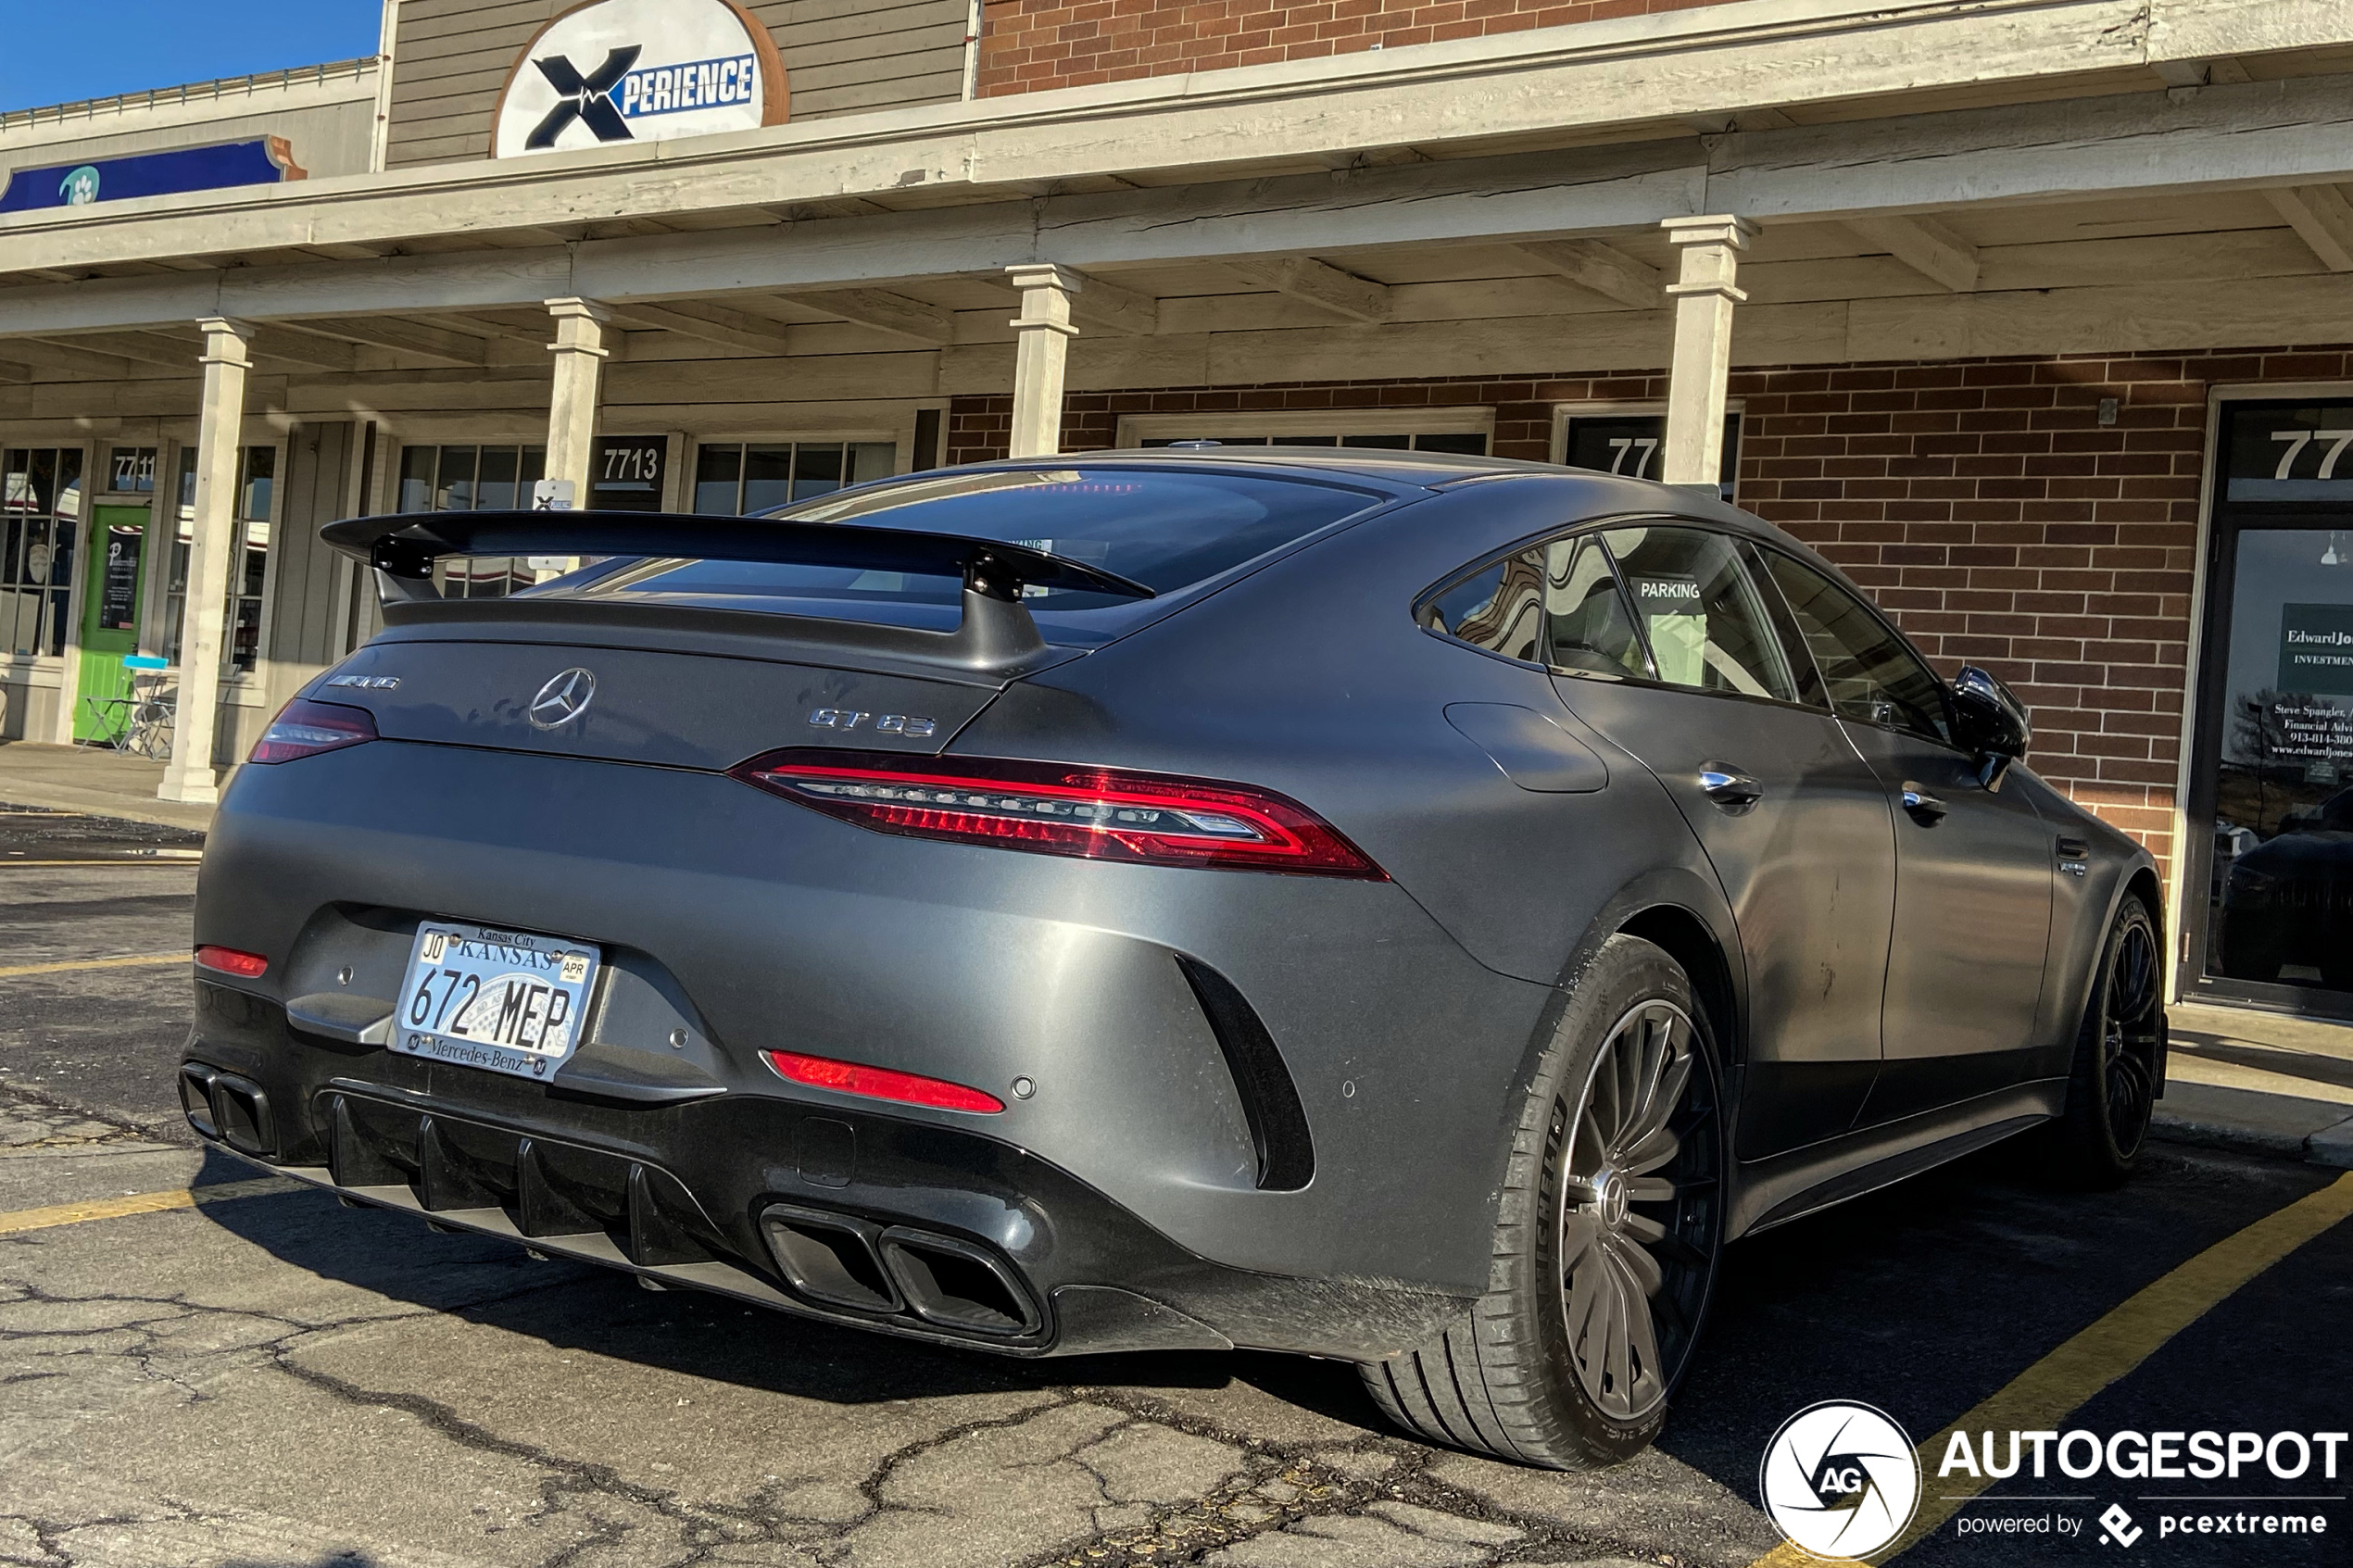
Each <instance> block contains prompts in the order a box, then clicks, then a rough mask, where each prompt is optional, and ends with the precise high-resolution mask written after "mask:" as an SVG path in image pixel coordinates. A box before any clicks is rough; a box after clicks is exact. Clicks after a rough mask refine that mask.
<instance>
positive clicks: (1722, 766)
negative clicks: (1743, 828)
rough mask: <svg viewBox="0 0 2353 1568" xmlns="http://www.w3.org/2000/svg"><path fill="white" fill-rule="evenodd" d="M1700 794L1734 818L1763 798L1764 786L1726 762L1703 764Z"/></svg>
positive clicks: (1701, 767)
mask: <svg viewBox="0 0 2353 1568" xmlns="http://www.w3.org/2000/svg"><path fill="white" fill-rule="evenodd" d="M1699 787H1700V793H1701V794H1703V795H1705V796H1706V797H1708V798H1709V799H1710V800H1713V801H1714V802H1716V804H1717V805H1718V806H1721V807H1722V808H1723V809H1725V810H1727V811H1729V812H1730V813H1731V814H1732V815H1734V816H1738V815H1740V813H1742V812H1743V811H1745V810H1747V809H1749V808H1750V807H1752V806H1754V805H1755V804H1756V803H1757V802H1758V801H1760V800H1762V799H1764V798H1765V786H1764V785H1763V784H1758V783H1757V782H1756V781H1755V779H1753V778H1751V777H1749V776H1748V775H1747V774H1746V773H1743V772H1742V771H1740V770H1739V769H1738V768H1735V767H1733V766H1731V765H1730V763H1727V762H1703V763H1702V764H1700V770H1699Z"/></svg>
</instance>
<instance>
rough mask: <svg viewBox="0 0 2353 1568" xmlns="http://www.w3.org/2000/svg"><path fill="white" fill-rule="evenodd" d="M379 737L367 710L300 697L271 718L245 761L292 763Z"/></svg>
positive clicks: (372, 718) (374, 722) (373, 720)
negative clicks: (251, 753)
mask: <svg viewBox="0 0 2353 1568" xmlns="http://www.w3.org/2000/svg"><path fill="white" fill-rule="evenodd" d="M375 738H376V721H375V719H374V717H373V716H372V715H371V714H370V713H369V711H368V710H367V709H364V708H346V707H344V706H343V705H342V704H340V703H333V702H308V701H306V700H304V699H303V698H301V697H296V698H295V699H294V700H293V701H292V702H290V703H288V704H286V706H285V707H283V708H282V709H279V710H278V716H277V717H276V718H275V719H272V720H271V721H270V727H269V728H268V729H266V730H264V731H262V732H261V738H260V739H259V740H258V741H256V742H254V746H253V755H252V756H250V757H248V758H246V759H245V760H246V761H248V762H291V761H293V760H294V759H296V758H297V757H316V756H318V755H319V754H320V753H321V752H322V751H340V750H341V749H342V748H343V747H345V746H358V745H359V744H360V743H362V742H363V741H371V740H374V739H375Z"/></svg>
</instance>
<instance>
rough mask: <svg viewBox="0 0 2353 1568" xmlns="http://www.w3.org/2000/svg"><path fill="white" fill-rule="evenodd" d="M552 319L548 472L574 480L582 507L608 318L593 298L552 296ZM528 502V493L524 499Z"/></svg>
mask: <svg viewBox="0 0 2353 1568" xmlns="http://www.w3.org/2000/svg"><path fill="white" fill-rule="evenodd" d="M547 313H548V314H549V315H550V316H553V317H554V318H555V319H556V341H555V342H553V343H551V344H549V345H547V352H548V353H550V354H552V355H554V356H555V357H556V385H555V391H554V394H553V395H552V396H551V397H550V398H549V399H548V404H547V477H548V478H549V479H568V480H570V481H571V482H572V504H573V506H574V507H576V508H586V506H587V505H588V497H589V495H590V491H589V488H588V483H589V479H590V477H591V475H590V472H589V470H590V469H591V467H592V466H593V465H594V464H595V462H596V460H597V399H598V383H599V382H600V381H601V379H602V376H603V370H604V362H605V358H606V356H608V355H609V354H610V353H611V350H610V349H608V348H607V347H606V346H605V323H606V322H607V321H609V320H611V319H612V318H611V317H610V316H609V315H608V314H607V313H606V311H605V307H603V306H601V305H598V303H597V302H596V301H595V300H593V299H551V300H549V301H548V302H547ZM522 504H523V505H525V506H528V505H530V501H529V499H528V498H525V500H524V501H523V503H522Z"/></svg>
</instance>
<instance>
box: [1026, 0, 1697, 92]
mask: <svg viewBox="0 0 2353 1568" xmlns="http://www.w3.org/2000/svg"><path fill="white" fill-rule="evenodd" d="M1718 3H1719V0H1442V3H1440V4H1426V5H1413V4H1390V3H1388V0H1325V3H1323V4H1320V5H1311V6H1299V5H1286V4H1282V3H1281V0H988V6H987V8H986V10H985V12H984V13H983V21H982V24H981V35H980V94H981V95H982V96H983V97H988V96H992V95H994V94H1000V93H1034V92H1038V91H1040V90H1042V89H1045V88H1049V87H1079V86H1084V85H1087V84H1088V83H1091V82H1126V81H1130V80H1133V79H1134V78H1137V77H1143V76H1166V75H1169V74H1171V73H1174V72H1177V71H1188V70H1223V69H1227V68H1230V67H1233V66H1252V65H1261V64H1264V63H1265V62H1267V61H1270V60H1302V59H1313V58H1315V57H1316V56H1323V55H1337V54H1345V53H1347V52H1349V51H1351V50H1356V49H1371V48H1376V47H1378V48H1390V49H1394V48H1398V47H1401V46H1403V45H1405V44H1430V43H1436V42H1439V41H1441V40H1442V39H1448V38H1477V37H1479V36H1481V35H1483V34H1486V33H1491V32H1519V31H1526V30H1527V29H1529V28H1538V27H1559V26H1563V25H1565V24H1567V23H1569V22H1581V21H1590V20H1592V19H1596V18H1600V17H1624V16H1641V15H1642V14H1643V13H1645V12H1650V11H1677V10H1683V9H1685V8H1687V7H1690V6H1707V5H1715V4H1718Z"/></svg>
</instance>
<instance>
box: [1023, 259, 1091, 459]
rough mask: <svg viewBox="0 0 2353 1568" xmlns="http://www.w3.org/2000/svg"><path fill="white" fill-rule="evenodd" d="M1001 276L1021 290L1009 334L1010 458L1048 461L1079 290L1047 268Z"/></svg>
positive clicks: (1070, 277) (1058, 424) (1056, 445)
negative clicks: (1012, 340) (1013, 337)
mask: <svg viewBox="0 0 2353 1568" xmlns="http://www.w3.org/2000/svg"><path fill="white" fill-rule="evenodd" d="M1005 276H1006V278H1007V279H1008V280H1010V281H1011V282H1012V283H1013V287H1015V288H1017V289H1019V290H1021V314H1020V315H1019V316H1016V317H1014V318H1013V330H1014V331H1015V332H1019V333H1020V334H1021V336H1020V337H1019V339H1018V340H1017V343H1018V347H1017V348H1016V349H1015V352H1014V356H1013V448H1012V452H1011V454H1010V455H1011V456H1013V457H1016V458H1051V457H1052V456H1053V455H1054V454H1055V453H1057V452H1059V451H1061V450H1062V444H1063V365H1064V363H1065V362H1066V361H1067V360H1068V359H1069V358H1070V340H1071V339H1072V338H1074V337H1076V336H1077V335H1078V329H1077V328H1076V327H1074V326H1072V325H1071V324H1070V296H1071V295H1075V294H1076V293H1077V292H1078V291H1079V290H1080V289H1081V288H1083V287H1084V286H1085V284H1084V283H1083V282H1081V281H1080V280H1079V278H1078V277H1077V275H1076V273H1072V272H1068V271H1065V270H1063V269H1062V268H1060V267H1056V266H1053V265H1051V263H1038V264H1036V265H1031V266H1024V267H1008V268H1006V269H1005Z"/></svg>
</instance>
